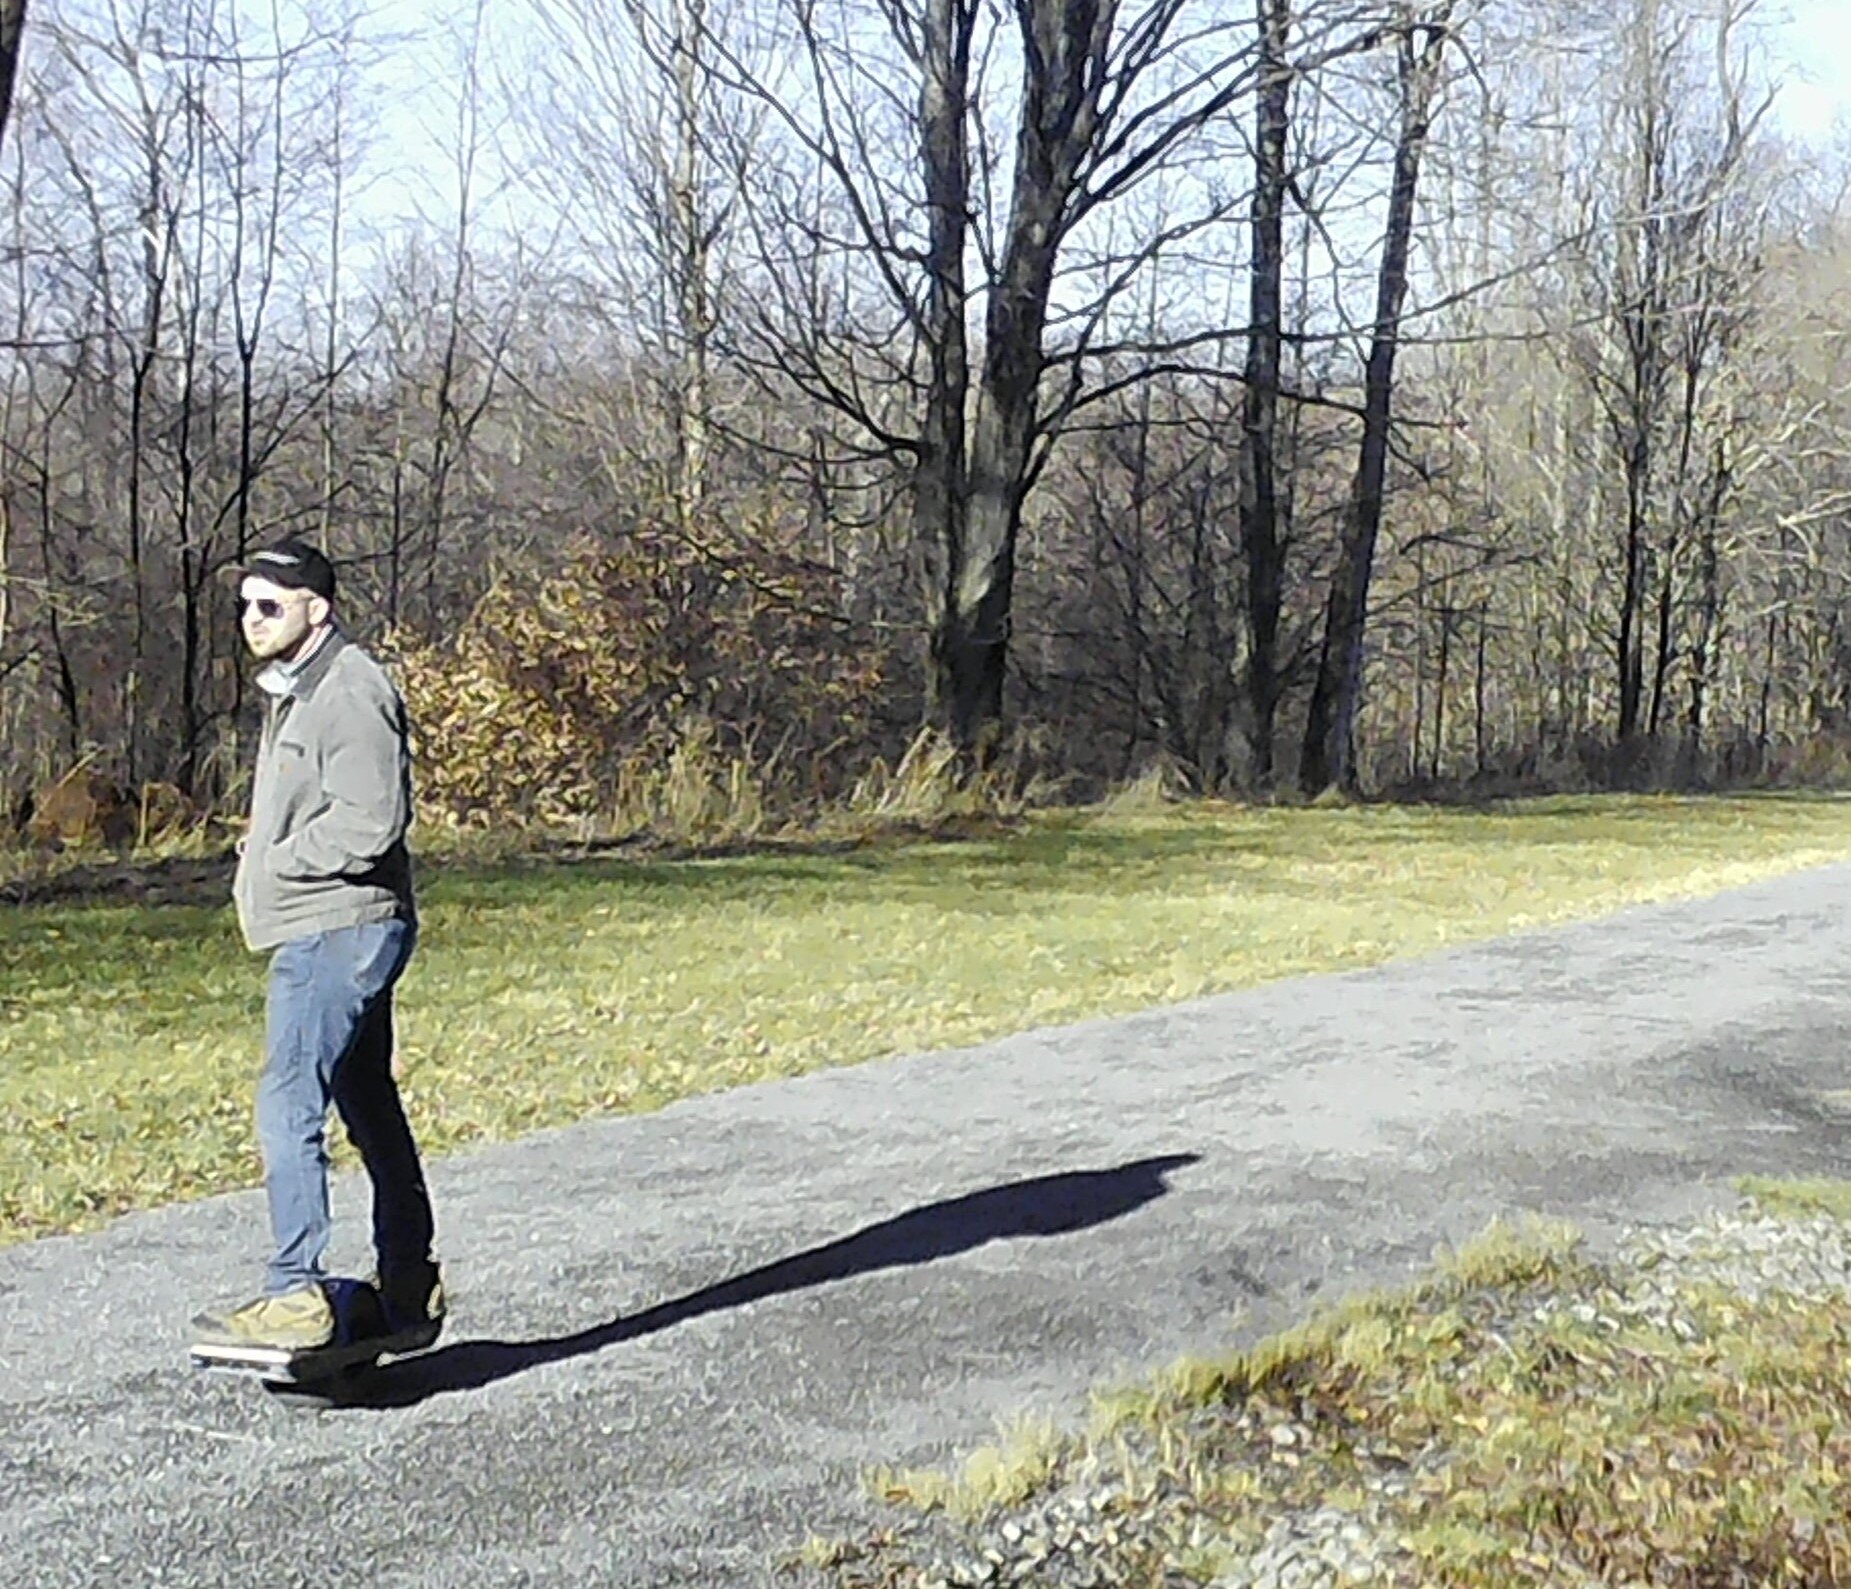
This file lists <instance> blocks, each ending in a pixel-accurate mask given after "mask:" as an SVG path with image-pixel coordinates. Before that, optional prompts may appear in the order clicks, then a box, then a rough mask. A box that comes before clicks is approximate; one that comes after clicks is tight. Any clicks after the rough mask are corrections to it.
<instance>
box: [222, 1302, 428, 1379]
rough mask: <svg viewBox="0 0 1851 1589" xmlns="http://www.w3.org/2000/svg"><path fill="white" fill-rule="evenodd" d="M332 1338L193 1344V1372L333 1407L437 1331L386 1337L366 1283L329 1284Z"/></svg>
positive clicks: (381, 1315)
mask: <svg viewBox="0 0 1851 1589" xmlns="http://www.w3.org/2000/svg"><path fill="white" fill-rule="evenodd" d="M327 1289H328V1300H329V1301H330V1302H331V1303H332V1304H333V1306H334V1339H333V1340H331V1341H330V1342H329V1343H328V1344H327V1345H326V1346H312V1347H296V1348H291V1347H286V1346H256V1345H230V1344H227V1343H225V1342H222V1341H194V1342H193V1343H192V1345H191V1346H190V1347H189V1348H188V1352H189V1355H190V1356H191V1358H192V1360H193V1366H194V1367H195V1368H200V1369H207V1370H211V1371H216V1372H220V1373H232V1374H248V1375H253V1376H255V1377H256V1378H257V1379H259V1380H261V1381H262V1382H263V1385H264V1388H265V1389H267V1390H269V1391H271V1392H273V1393H274V1394H277V1395H281V1396H287V1397H289V1398H290V1399H292V1400H305V1401H311V1402H316V1403H319V1404H324V1405H325V1404H334V1403H338V1402H340V1401H342V1400H345V1399H350V1398H351V1397H352V1396H353V1394H354V1393H355V1392H356V1390H357V1389H358V1388H359V1384H358V1382H359V1381H360V1380H361V1379H362V1378H363V1376H364V1375H365V1374H366V1372H367V1371H368V1370H369V1369H371V1368H374V1367H376V1366H377V1365H378V1363H379V1360H380V1359H381V1358H382V1357H402V1356H406V1355H408V1354H410V1353H412V1352H418V1351H422V1350H424V1349H425V1348H426V1347H428V1346H429V1345H430V1344H431V1343H432V1342H433V1341H434V1340H435V1339H436V1337H437V1331H436V1329H435V1328H433V1327H431V1326H429V1325H426V1326H422V1327H420V1328H418V1329H413V1330H405V1331H401V1332H399V1333H398V1334H394V1335H389V1334H387V1333H385V1313H384V1310H383V1309H382V1308H381V1306H380V1302H379V1295H378V1293H377V1292H375V1291H374V1290H373V1288H372V1287H371V1286H369V1285H368V1284H367V1283H366V1282H365V1281H364V1280H330V1281H329V1282H328V1285H327Z"/></svg>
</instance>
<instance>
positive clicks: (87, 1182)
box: [0, 797, 1851, 1242]
mask: <svg viewBox="0 0 1851 1589" xmlns="http://www.w3.org/2000/svg"><path fill="white" fill-rule="evenodd" d="M1846 857H1851V801H1839V800H1835V799H1829V798H1819V799H1809V798H1790V797H1780V798H1775V797H1768V798H1751V799H1734V800H1701V801H1685V800H1671V799H1656V798H1654V799H1592V800H1559V801H1549V802H1541V803H1530V804H1523V805H1518V806H1513V807H1509V808H1502V809H1498V810H1492V811H1464V810H1441V809H1427V808H1421V809H1410V808H1395V807H1362V808H1354V809H1337V810H1291V809H1251V808H1245V807H1233V806H1221V805H1192V806H1186V807H1172V808H1163V809H1135V808H1127V807H1121V808H1101V809H1098V810H1092V811H1083V812H1060V813H1044V814H1041V815H1038V816H1035V817H1033V818H1031V819H1029V820H1028V821H1027V822H1026V824H1025V825H1024V827H1023V828H1022V829H1021V830H1020V831H1018V832H1014V833H1010V834H1006V835H1003V836H999V837H995V838H988V839H982V840H971V841H963V842H953V843H908V844H893V845H886V846H881V845H874V846H868V847H864V848H861V849H857V850H852V851H849V852H847V853H843V854H839V855H826V856H825V855H816V854H805V853H801V852H799V851H796V850H773V851H770V852H767V853H760V854H755V855H749V856H742V857H734V858H727V859H709V860H680V861H646V860H645V861H638V860H624V859H598V860H586V861H579V862H574V863H570V864H562V863H545V862H540V861H527V862H521V861H504V862H500V863H496V864H473V865H472V864H467V863H463V862H455V863H449V864H444V865H434V866H430V867H427V869H426V872H425V876H424V880H423V895H422V898H423V906H424V916H425V932H424V942H423V947H422V949H421V951H420V954H419V956H418V959H417V960H416V962H415V963H414V965H413V968H412V971H411V973H410V975H409V977H408V979H407V982H406V984H405V986H404V989H403V991H402V995H401V1000H400V1046H401V1055H402V1065H403V1075H404V1081H405V1087H406V1094H407V1102H408V1106H409V1108H410V1111H411V1113H412V1116H413V1120H414V1123H415V1125H416V1127H417V1129H418V1131H419V1134H420V1136H421V1137H422V1139H423V1141H424V1143H425V1145H426V1148H427V1151H430V1152H434V1153H442V1152H444V1151H446V1150H449V1149H452V1148H455V1147H458V1146H460V1145H462V1144H465V1143H470V1142H479V1141H486V1140H493V1139H501V1138H507V1137H511V1136H515V1135H518V1134H519V1133H522V1132H525V1131H530V1130H532V1129H534V1128H536V1127H540V1126H546V1125H554V1124H559V1123H562V1122H565V1121H569V1120H573V1119H576V1118H579V1117H580V1116H583V1115H585V1114H588V1113H592V1112H595V1111H604V1110H640V1109H649V1108H654V1107H658V1106H660V1105H661V1104H664V1103H666V1102H669V1101H670V1100H673V1099H675V1098H679V1097H684V1096H687V1095H689V1094H692V1093H698V1092H705V1091H709V1090H712V1089H716V1088H722V1087H728V1086H733V1085H737V1084H739V1083H741V1082H745V1081H750V1080H756V1079H761V1078H765V1077H771V1076H781V1075H789V1074H793V1073H796V1072H799V1071H805V1070H811V1069H815V1068H817V1067H820V1066H824V1065H835V1064H850V1063H854V1062H856V1061H859V1060H864V1059H868V1058H870V1057H873V1056H876V1055H882V1054H892V1053H899V1052H906V1051H910V1050H916V1049H923V1048H929V1047H934V1046H945V1045H952V1044H959V1043H966V1042H971V1041H975V1040H977V1039H981V1038H985V1037H990V1036H994V1035H997V1034H1000V1033H1003V1032H1008V1031H1014V1030H1019V1029H1022V1028H1025V1027H1029V1026H1034V1025H1039V1024H1043V1023H1047V1022H1053V1021H1063V1020H1071V1019H1075V1018H1079V1017H1083V1016H1090V1015H1099V1014H1106V1013H1113V1012H1120V1011H1127V1010H1131V1009H1135V1008H1138V1007H1141V1006H1145V1005H1149V1004H1154V1003H1160V1002H1165V1001H1173V1000H1178V999H1185V998H1190V997H1193V996H1196V995H1199V994H1205V993H1212V992H1217V991H1221V990H1226V989H1232V988H1238V987H1243V986H1247V985H1251V984H1253V983H1256V982H1260V981H1264V980H1267V979H1270V978H1276V977H1282V976H1289V975H1294V974H1297V973H1302V972H1309V971H1320V970H1329V969H1334V968H1340V967H1353V966H1360V965H1366V964H1371V963H1374V962H1378V961H1382V960H1385V959H1388V958H1390V957H1391V956H1396V955H1404V954H1410V953H1417V952H1420V951H1423V950H1430V949H1434V948H1437V947H1439V946H1441V945H1444V944H1448V943H1456V942H1460V941H1463V940H1466V939H1471V938H1476V937H1482V936H1486V935H1489V934H1494V933H1500V932H1505V931H1509V930H1511V929H1513V928H1518V927H1524V926H1531V925H1536V924H1540V923H1546V922H1556V921H1561V920H1565V919H1569V918H1573V917H1579V916H1588V915H1594V914H1598V913H1601V912H1605V911H1610V910H1612V909H1614V908H1616V907H1619V906H1621V905H1625V904H1629V903H1634V902H1638V901H1644V900H1659V899H1667V898H1673V897H1680V896H1689V895H1695V894H1701V893H1705V892H1710V891H1714V890H1717V889H1720V888H1724V887H1728V886H1731V885H1734V884H1738V883H1743V882H1747V881H1749V880H1751V879H1754V878H1757V877H1761V876H1766V875H1770V874H1773V873H1776V872H1780V871H1785V870H1791V869H1794V868H1797V867H1802V866H1807V865H1812V864H1816V863H1820V862H1824V861H1829V860H1837V859H1843V858H1846ZM262 997H263V975H262V964H261V962H260V961H258V960H257V959H255V958H253V957H251V956H250V955H248V954H247V953H246V952H245V951H244V950H243V948H242V946H241V945H240V943H239V942H238V940H237V934H236V928H235V926H234V923H233V920H232V917H231V914H230V911H229V909H225V908H220V909H202V908H197V907H181V906H136V905H128V904H118V903H96V904H82V905H55V906H54V905H44V906H22V907H6V906H0V1111H3V1112H4V1117H5V1119H6V1121H7V1123H8V1130H7V1131H6V1132H5V1133H4V1134H0V1242H5V1241H16V1240H20V1239H23V1238H26V1237H30V1236H33V1235H36V1234H41V1233H45V1232H49V1231H56V1230H67V1229H74V1228H81V1227H83V1226H85V1225H87V1224H92V1223H95V1222H96V1221H98V1220H100V1219H102V1218H105V1217H107V1216H109V1215H112V1214H115V1213H118V1212H120V1211H123V1210H126V1209H130V1208H136V1207H144V1206H148V1205H152V1204H156V1203H160V1202H164V1201H168V1200H171V1199H176V1198H183V1197H191V1196H197V1195H200V1194H203V1193H206V1192H211V1191H217V1190H222V1189H225V1188H229V1187H236V1186H245V1185H251V1184H254V1182H255V1180H256V1177H257V1162H256V1158H255V1152H254V1146H253V1143H252V1141H251V1136H252V1133H251V1126H250V1106H251V1102H250V1101H251V1090H252V1082H253V1079H254V1073H255V1069H256V1066H257V1064H258V1060H259V1052H260V1043H261V1028H262Z"/></svg>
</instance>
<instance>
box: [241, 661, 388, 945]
mask: <svg viewBox="0 0 1851 1589" xmlns="http://www.w3.org/2000/svg"><path fill="white" fill-rule="evenodd" d="M410 826H411V745H410V735H409V731H408V727H407V723H406V718H405V703H404V702H403V701H402V700H400V698H399V693H398V691H397V689H395V688H394V687H393V684H392V681H391V679H389V678H387V677H386V674H385V671H384V669H382V668H381V667H380V666H379V664H378V663H377V662H375V661H374V660H373V659H372V658H371V657H369V656H368V655H367V654H366V653H365V652H364V651H362V650H361V649H360V648H359V647H358V646H357V645H354V644H353V643H352V642H351V641H350V640H348V639H347V637H346V636H345V635H343V634H342V633H341V632H340V631H339V630H338V629H336V630H335V631H334V632H333V633H331V634H330V635H329V636H328V637H327V639H325V640H324V641H323V642H322V643H321V648H320V649H319V650H318V651H316V653H315V654H314V656H312V657H311V658H310V659H309V661H308V663H307V665H306V666H305V667H304V668H303V669H302V671H301V673H300V674H298V675H296V676H295V677H294V678H293V679H287V680H286V689H285V693H283V694H281V695H278V696H276V697H274V698H273V699H272V700H271V701H270V703H269V707H268V709H267V711H266V712H265V715H264V725H263V734H262V737H261V738H260V739H259V741H258V745H257V767H256V778H255V781H254V782H253V784H252V786H251V823H250V829H249V831H248V832H247V833H246V835H245V839H244V844H243V846H242V848H241V850H240V852H239V856H238V872H237V877H236V880H235V881H234V882H233V884H232V893H233V897H234V898H235V899H236V901H237V905H238V923H239V925H240V926H241V927H242V928H243V929H244V938H245V942H246V943H248V944H249V945H250V946H251V947H252V948H253V949H273V948H275V947H276V946H277V945H278V944H280V943H285V942H287V941H288V940H290V939H292V938H304V937H307V936H308V935H309V934H311V933H317V932H326V931H327V930H328V929H329V928H331V927H351V926H357V925H359V924H360V923H362V922H369V921H387V920H390V919H392V918H393V917H403V918H404V919H406V920H414V919H415V907H414V904H413V900H412V887H411V855H410V852H409V851H408V850H407V849H406V847H405V831H406V829H407V828H409V827H410Z"/></svg>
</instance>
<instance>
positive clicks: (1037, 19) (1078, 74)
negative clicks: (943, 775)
mask: <svg viewBox="0 0 1851 1589" xmlns="http://www.w3.org/2000/svg"><path fill="white" fill-rule="evenodd" d="M935 3H936V0H935ZM1016 17H1017V21H1018V23H1019V25H1020V27H1021V30H1022V45H1023V56H1024V61H1025V66H1024V71H1023V81H1022V107H1021V117H1020V122H1019V124H1018V127H1017V135H1016V158H1015V177H1014V183H1013V187H1012V191H1011V199H1010V212H1009V226H1008V233H1007V241H1006V243H1005V245H1004V249H1003V258H1002V265H1001V268H1000V270H999V271H998V273H997V279H996V281H995V282H994V283H993V284H992V286H991V289H990V299H989V304H988V306H987V309H986V311H985V315H984V362H983V376H982V382H981V386H980V392H979V401H978V404H977V417H976V422H975V424H974V426H973V428H972V434H971V446H970V472H969V475H968V477H967V481H966V496H965V508H964V522H963V526H962V528H963V540H962V544H961V545H960V546H959V547H958V548H957V550H956V553H955V555H953V556H951V557H949V558H948V559H947V565H948V566H947V568H946V576H947V577H946V579H945V582H944V586H943V607H942V609H941V612H940V614H939V618H938V622H937V623H936V625H935V626H934V629H933V634H932V703H933V716H934V719H935V721H937V722H938V723H939V724H940V725H941V726H942V727H943V728H945V729H946V730H947V731H948V732H949V733H950V735H951V737H952V739H953V740H954V742H955V743H956V744H957V745H958V746H959V747H960V748H961V749H963V750H964V751H965V752H967V753H968V754H971V755H973V756H974V757H975V758H976V759H977V760H978V761H981V760H982V759H983V758H984V757H985V756H987V755H988V754H989V752H990V751H991V750H992V749H993V748H994V746H995V742H996V740H997V738H998V736H999V735H1000V733H1001V729H1002V717H1003V676H1004V669H1005V667H1006V665H1007V662H1008V655H1009V617H1010V606H1011V602H1012V599H1013V595H1014V586H1015V552H1016V537H1017V534H1018V532H1019V530H1020V528H1021V521H1022V502H1023V499H1024V497H1025V496H1026V495H1027V492H1028V486H1029V481H1030V478H1031V476H1032V474H1033V467H1032V465H1033V454H1034V446H1035V441H1036V436H1037V433H1038V432H1037V420H1038V417H1039V414H1038V406H1037V400H1038V396H1039V392H1040V385H1041V375H1042V369H1043V365H1044V358H1045V355H1044V351H1043V348H1042V333H1043V330H1044V329H1045V327H1046V324H1047V312H1048V295H1049V293H1050V291H1051V290H1052V288H1053V282H1054V264H1055V259H1056V257H1057V255H1058V252H1059V249H1060V243H1061V238H1062V235H1063V232H1064V229H1065V226H1066V224H1067V221H1068V219H1069V217H1070V214H1071V204H1072V200H1073V197H1074V192H1075V183H1076V179H1077V176H1078V172H1079V163H1080V160H1081V157H1082V156H1083V155H1084V154H1085V153H1086V152H1087V151H1088V150H1089V149H1090V148H1091V145H1092V140H1093V136H1094V133H1095V131H1096V130H1097V127H1098V113H1099V95H1100V93H1101V91H1102V88H1103V86H1104V84H1105V83H1106V82H1107V80H1108V73H1107V71H1106V64H1105V63H1106V59H1107V54H1108V50H1107V46H1108V43H1109V40H1110V36H1111V27H1112V17H1113V7H1112V6H1111V4H1109V3H1107V0H1017V5H1016Z"/></svg>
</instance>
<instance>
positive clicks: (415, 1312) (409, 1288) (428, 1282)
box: [372, 1259, 449, 1350]
mask: <svg viewBox="0 0 1851 1589" xmlns="http://www.w3.org/2000/svg"><path fill="white" fill-rule="evenodd" d="M372 1283H373V1289H374V1290H376V1291H377V1292H378V1293H379V1300H380V1301H381V1302H382V1303H383V1304H384V1305H385V1310H386V1329H387V1332H388V1333H389V1334H391V1335H392V1336H393V1337H394V1338H395V1339H396V1338H399V1337H404V1338H405V1339H406V1340H407V1341H409V1342H411V1343H412V1344H411V1345H409V1346H408V1347H407V1348H406V1349H407V1350H416V1349H417V1348H420V1347H425V1346H429V1345H430V1344H431V1342H432V1341H434V1340H436V1339H437V1336H438V1333H439V1332H440V1331H441V1330H442V1329H443V1320H444V1314H445V1313H447V1312H448V1311H449V1303H448V1300H447V1299H446V1298H445V1296H444V1289H443V1271H442V1270H441V1269H439V1268H438V1267H437V1265H436V1264H435V1263H433V1262H431V1261H430V1260H429V1259H426V1260H425V1261H424V1262H423V1263H420V1264H412V1265H410V1266H409V1267H407V1268H404V1269H393V1270H389V1271H384V1272H382V1273H380V1274H378V1275H376V1276H374V1277H373V1282H372Z"/></svg>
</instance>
